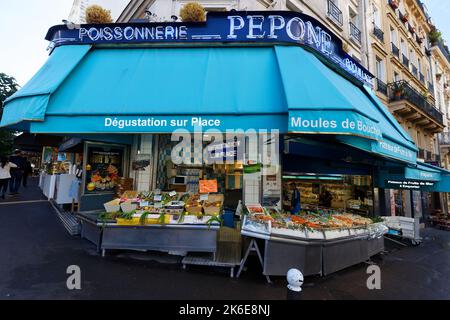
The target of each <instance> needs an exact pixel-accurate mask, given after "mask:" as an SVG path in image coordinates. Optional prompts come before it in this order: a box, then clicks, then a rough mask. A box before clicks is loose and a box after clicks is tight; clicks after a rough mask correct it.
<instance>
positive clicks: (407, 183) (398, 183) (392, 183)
mask: <svg viewBox="0 0 450 320" xmlns="http://www.w3.org/2000/svg"><path fill="white" fill-rule="evenodd" d="M434 184H435V183H434V182H431V181H418V180H408V179H404V180H386V181H385V188H386V189H404V190H417V191H420V190H426V189H428V188H433V187H434Z"/></svg>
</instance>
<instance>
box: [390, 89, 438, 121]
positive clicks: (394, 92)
mask: <svg viewBox="0 0 450 320" xmlns="http://www.w3.org/2000/svg"><path fill="white" fill-rule="evenodd" d="M388 97H389V100H390V101H391V102H394V101H402V100H406V101H408V102H409V103H411V104H412V105H414V106H416V107H417V108H418V109H419V110H421V111H423V112H424V113H425V114H427V115H428V116H430V117H431V118H433V119H434V120H435V121H436V122H438V123H439V124H441V125H443V123H444V116H443V114H442V113H441V112H440V111H439V110H438V109H436V107H435V106H434V105H433V104H431V103H430V102H428V100H427V99H426V98H425V97H424V96H423V95H421V94H420V93H419V92H418V91H417V90H416V89H414V88H413V87H412V86H411V85H410V84H409V83H408V82H407V81H404V80H402V81H397V82H393V83H390V84H389V85H388Z"/></svg>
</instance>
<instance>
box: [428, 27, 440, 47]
mask: <svg viewBox="0 0 450 320" xmlns="http://www.w3.org/2000/svg"><path fill="white" fill-rule="evenodd" d="M428 39H430V43H431V45H432V46H435V45H437V44H438V43H439V42H440V41H441V39H442V33H441V32H440V31H439V30H437V29H434V30H431V31H430V33H429V34H428Z"/></svg>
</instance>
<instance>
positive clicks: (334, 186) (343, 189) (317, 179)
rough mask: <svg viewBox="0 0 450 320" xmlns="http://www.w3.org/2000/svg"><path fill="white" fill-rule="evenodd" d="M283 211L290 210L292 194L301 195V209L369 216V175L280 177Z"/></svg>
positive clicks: (306, 174) (370, 200) (370, 181)
mask: <svg viewBox="0 0 450 320" xmlns="http://www.w3.org/2000/svg"><path fill="white" fill-rule="evenodd" d="M282 189H283V203H282V204H283V209H284V210H286V211H291V210H292V209H293V205H294V204H293V203H292V195H293V192H294V191H293V190H294V189H296V190H298V191H299V193H300V207H301V209H302V210H308V209H309V210H318V209H319V210H325V211H326V210H332V211H342V212H353V213H356V214H363V215H370V214H371V213H372V212H373V188H372V177H371V176H353V175H333V174H323V175H320V174H308V173H305V174H300V175H297V176H285V177H283V188H282Z"/></svg>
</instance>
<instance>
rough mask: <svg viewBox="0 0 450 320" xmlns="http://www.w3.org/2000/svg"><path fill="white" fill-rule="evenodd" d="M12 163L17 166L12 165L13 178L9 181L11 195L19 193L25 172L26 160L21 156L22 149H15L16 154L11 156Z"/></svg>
mask: <svg viewBox="0 0 450 320" xmlns="http://www.w3.org/2000/svg"><path fill="white" fill-rule="evenodd" d="M9 162H10V163H14V164H15V165H16V167H11V180H10V181H9V192H10V194H11V195H17V194H19V188H20V184H21V183H22V178H23V173H24V171H25V168H26V160H25V158H24V157H22V156H21V152H20V150H16V151H14V155H12V156H11V157H10V158H9Z"/></svg>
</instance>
